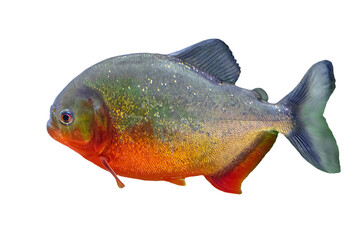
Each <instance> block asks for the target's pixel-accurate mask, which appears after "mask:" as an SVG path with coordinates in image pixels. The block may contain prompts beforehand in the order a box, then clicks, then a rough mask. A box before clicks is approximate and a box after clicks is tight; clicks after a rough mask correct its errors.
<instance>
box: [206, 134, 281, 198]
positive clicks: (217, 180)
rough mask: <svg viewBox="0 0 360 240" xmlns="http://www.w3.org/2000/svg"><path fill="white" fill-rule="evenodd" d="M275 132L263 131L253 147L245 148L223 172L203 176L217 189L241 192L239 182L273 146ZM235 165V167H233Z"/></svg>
mask: <svg viewBox="0 0 360 240" xmlns="http://www.w3.org/2000/svg"><path fill="white" fill-rule="evenodd" d="M276 137H277V132H264V133H263V134H261V135H260V136H259V137H258V140H257V142H256V143H255V146H254V147H250V149H247V150H249V151H247V150H246V151H244V152H247V154H240V155H239V156H238V157H237V158H236V160H234V161H233V162H232V163H231V164H230V166H229V168H230V170H227V171H225V172H220V173H218V174H216V175H214V176H205V177H206V179H207V180H208V181H209V182H210V183H211V184H212V185H213V186H214V187H216V188H217V189H219V190H221V191H224V192H228V193H237V194H240V193H241V183H242V181H243V180H244V179H245V178H246V177H247V176H248V175H249V173H250V172H251V171H252V170H254V168H255V167H256V166H257V165H258V164H259V162H260V161H261V159H262V158H263V157H264V156H265V154H266V153H267V152H268V151H269V150H270V148H271V147H272V146H273V144H274V142H275V140H276ZM234 165H235V167H234Z"/></svg>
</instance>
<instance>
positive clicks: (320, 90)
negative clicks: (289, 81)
mask: <svg viewBox="0 0 360 240" xmlns="http://www.w3.org/2000/svg"><path fill="white" fill-rule="evenodd" d="M334 89H335V77H334V72H333V66H332V64H331V62H330V61H326V60H325V61H321V62H318V63H316V64H314V65H313V66H312V67H311V68H310V69H309V70H308V72H307V73H306V74H305V76H304V77H303V79H302V80H301V82H300V83H299V85H298V86H297V87H296V88H295V89H294V90H293V91H292V92H290V93H289V94H288V95H287V96H286V97H284V98H283V99H282V100H281V101H280V102H279V104H282V105H285V106H287V107H288V108H289V109H291V112H292V113H293V115H294V117H295V123H294V127H293V129H292V130H291V131H290V132H289V133H288V134H286V135H285V136H286V137H287V138H288V139H289V140H290V142H291V143H292V144H293V145H294V147H295V148H296V149H297V150H298V151H299V152H300V154H301V155H302V156H303V157H304V158H305V159H306V160H307V161H308V162H309V163H311V164H312V165H314V166H315V167H316V168H318V169H320V170H322V171H325V172H329V173H336V172H340V163H339V149H338V146H337V144H336V140H335V138H334V135H333V134H332V132H331V130H330V128H329V126H328V124H327V123H326V120H325V118H324V117H323V113H324V110H325V106H326V103H327V101H328V99H329V97H330V95H331V94H332V92H333V91H334Z"/></svg>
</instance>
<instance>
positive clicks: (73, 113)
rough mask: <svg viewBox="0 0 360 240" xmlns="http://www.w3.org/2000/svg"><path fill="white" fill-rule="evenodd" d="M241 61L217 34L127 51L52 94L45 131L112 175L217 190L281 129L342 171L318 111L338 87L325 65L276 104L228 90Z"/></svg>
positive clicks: (235, 180)
mask: <svg viewBox="0 0 360 240" xmlns="http://www.w3.org/2000/svg"><path fill="white" fill-rule="evenodd" d="M239 75H240V67H239V65H238V64H237V62H236V60H235V58H234V57H233V54H232V52H231V51H230V49H229V47H228V46H227V45H226V44H225V43H224V42H223V41H221V40H219V39H210V40H205V41H202V42H200V43H197V44H195V45H192V46H190V47H188V48H185V49H184V50H181V51H178V52H175V53H171V54H168V55H162V54H149V53H140V54H129V55H123V56H118V57H113V58H109V59H106V60H104V61H102V62H100V63H97V64H95V65H94V66H92V67H90V68H88V69H86V70H85V71H84V72H82V73H81V74H80V75H79V76H77V77H76V78H75V79H73V80H72V81H71V82H70V83H69V84H68V85H67V86H66V87H65V89H64V90H63V91H62V92H61V93H60V94H59V95H58V96H57V97H56V99H55V101H54V103H53V105H52V106H51V109H50V120H49V121H48V123H47V130H48V133H49V134H50V136H51V137H53V138H54V139H55V140H56V141H59V142H60V143H62V144H64V145H66V146H68V147H70V148H71V149H73V150H74V151H76V152H78V153H79V154H81V155H82V156H83V157H84V158H85V159H87V160H89V161H91V162H92V163H94V164H96V165H97V166H99V167H101V168H103V169H105V170H107V171H109V172H110V173H111V174H112V175H113V176H114V177H115V179H116V182H117V184H118V186H119V187H120V188H122V187H124V184H123V183H122V182H121V181H120V180H119V178H118V177H117V176H118V175H119V176H124V177H129V178H136V179H142V180H154V181H159V180H162V181H168V182H171V183H174V184H177V185H185V178H186V177H191V176H197V175H203V176H205V178H206V179H207V180H208V181H209V182H210V183H211V184H212V185H213V186H214V187H216V188H217V189H219V190H222V191H224V192H228V193H237V194H240V193H241V184H242V182H243V180H244V179H245V178H246V177H247V176H248V174H249V173H250V172H251V171H252V170H253V169H254V168H255V167H256V166H257V165H258V163H259V162H260V161H261V159H262V158H263V157H264V156H265V154H266V153H267V152H268V151H269V150H270V148H271V147H272V146H273V144H274V142H275V140H276V138H277V135H278V133H281V134H283V135H285V136H286V138H287V139H288V140H289V141H290V142H291V143H292V145H293V146H294V147H295V148H296V149H297V150H298V152H299V153H300V154H301V156H302V157H303V158H304V159H305V160H307V161H308V162H309V163H310V164H312V165H313V166H315V167H316V168H318V169H320V170H322V171H324V172H328V173H336V172H340V164H339V150H338V147H337V144H336V140H335V138H334V136H333V134H332V132H331V130H330V129H329V127H328V125H327V123H326V120H325V118H324V117H323V113H324V109H325V105H326V103H327V101H328V99H329V97H330V95H331V94H332V92H333V91H334V89H335V78H334V73H333V66H332V64H331V62H329V61H326V60H324V61H321V62H318V63H316V64H314V65H313V66H312V67H311V68H310V69H309V70H308V72H307V73H306V74H305V76H304V77H303V78H302V80H301V82H300V83H299V84H298V86H297V87H296V88H295V89H294V90H293V91H291V92H290V93H289V94H288V95H286V96H285V97H284V98H283V99H282V100H281V101H279V102H278V103H276V104H272V103H269V102H268V96H267V94H266V92H265V91H264V90H263V89H261V88H256V89H254V90H246V89H243V88H240V87H237V86H235V83H236V81H237V79H238V77H239Z"/></svg>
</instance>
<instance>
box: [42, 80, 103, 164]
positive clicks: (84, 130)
mask: <svg viewBox="0 0 360 240" xmlns="http://www.w3.org/2000/svg"><path fill="white" fill-rule="evenodd" d="M109 125H110V124H109V114H108V111H107V109H106V106H105V104H104V101H103V100H102V98H101V96H100V95H99V94H98V93H96V92H95V91H94V90H92V89H90V88H87V87H86V86H84V85H81V84H76V82H75V83H74V81H73V82H71V83H70V84H69V85H68V86H67V87H66V88H65V89H64V90H63V91H62V92H61V93H60V94H59V95H58V96H57V97H56V99H55V101H54V103H53V105H52V106H51V108H50V119H49V121H48V123H47V130H48V133H49V134H50V136H51V137H52V138H54V139H55V140H56V141H58V142H60V143H62V144H64V145H66V146H68V147H70V148H71V149H73V150H75V151H76V152H78V153H80V154H81V155H83V156H84V157H85V158H88V157H91V156H94V155H99V154H100V153H101V152H102V150H103V149H104V148H105V146H106V145H107V142H108V141H109V139H108V136H109V135H110V134H109V130H110V129H109Z"/></svg>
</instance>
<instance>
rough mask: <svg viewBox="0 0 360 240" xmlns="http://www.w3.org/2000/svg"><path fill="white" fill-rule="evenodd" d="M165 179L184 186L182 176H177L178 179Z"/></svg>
mask: <svg viewBox="0 0 360 240" xmlns="http://www.w3.org/2000/svg"><path fill="white" fill-rule="evenodd" d="M165 181H167V182H170V183H173V184H176V185H179V186H185V185H186V183H185V179H183V178H178V179H166V180H165Z"/></svg>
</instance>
